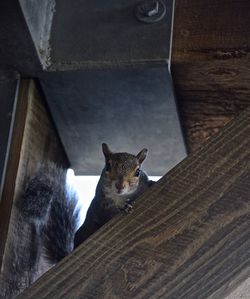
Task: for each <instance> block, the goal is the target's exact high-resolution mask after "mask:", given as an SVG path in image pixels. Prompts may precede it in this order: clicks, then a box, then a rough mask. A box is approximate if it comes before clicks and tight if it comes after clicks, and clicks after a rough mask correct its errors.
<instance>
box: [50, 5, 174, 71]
mask: <svg viewBox="0 0 250 299" xmlns="http://www.w3.org/2000/svg"><path fill="white" fill-rule="evenodd" d="M163 1H164V3H165V4H166V15H165V17H164V18H163V19H162V20H161V21H160V22H159V23H155V24H146V23H142V22H139V21H138V20H137V19H136V17H135V8H136V6H137V5H138V3H141V2H142V1H141V0H106V1H100V0H91V1H87V0H85V1H84V0H74V1H68V0H61V1H57V3H56V13H55V15H54V19H53V25H52V31H51V44H52V53H51V54H52V56H51V57H52V63H53V66H52V68H53V69H58V70H63V69H73V70H74V69H79V68H82V67H84V66H86V65H87V66H90V67H93V66H95V65H99V66H100V65H103V66H105V65H107V64H109V63H111V64H126V63H132V64H133V63H135V62H136V63H139V62H148V61H149V60H150V61H158V60H163V59H164V60H166V59H168V58H169V48H170V35H171V18H172V1H165V0H163Z"/></svg>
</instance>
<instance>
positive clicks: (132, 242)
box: [19, 110, 250, 299]
mask: <svg viewBox="0 0 250 299" xmlns="http://www.w3.org/2000/svg"><path fill="white" fill-rule="evenodd" d="M249 181H250V110H249V111H247V112H245V113H244V114H243V115H242V116H241V117H239V118H238V119H237V120H236V121H234V122H231V123H230V124H228V125H227V126H226V127H225V128H224V129H223V130H221V131H220V132H219V133H218V134H217V135H216V137H215V138H211V140H210V141H209V142H208V143H207V144H206V146H205V147H204V148H203V149H201V150H200V151H199V152H197V153H196V154H194V155H190V156H189V157H188V158H186V159H185V160H184V161H183V162H182V163H180V164H179V165H178V166H177V167H176V168H174V169H173V170H172V171H170V173H169V174H167V175H166V176H164V177H163V178H162V179H161V180H160V181H159V182H158V183H156V184H155V185H154V186H153V187H152V188H151V189H149V190H148V192H146V193H145V194H144V195H142V196H141V198H140V199H139V200H138V203H137V206H136V208H135V211H134V212H133V213H132V214H129V215H126V216H124V215H119V216H118V217H116V218H114V219H112V220H111V221H110V222H109V223H107V225H105V226H104V227H103V228H101V229H100V230H99V231H98V232H97V233H96V234H94V235H93V236H91V237H90V238H89V239H88V240H86V242H84V243H83V244H82V245H81V246H80V247H78V248H77V249H76V250H75V251H74V252H73V253H72V254H71V255H69V256H68V257H66V258H65V259H64V260H62V261H61V262H60V263H59V264H58V265H56V266H55V267H54V268H53V269H51V270H50V271H49V272H47V273H46V274H45V275H44V276H43V277H41V279H40V280H38V281H37V282H36V283H35V284H34V285H33V287H31V288H30V289H27V290H26V291H24V293H23V294H21V295H20V297H19V298H20V299H21V298H25V299H28V298H64V299H67V298H70V299H72V298H85V299H86V298H169V299H170V298H171V299H173V298H189V299H190V298H194V299H197V298H223V297H225V296H226V295H227V294H229V293H230V292H231V291H232V290H233V289H235V288H236V287H237V286H238V285H240V284H242V283H243V281H244V280H245V279H246V278H247V277H249V275H250V267H249V264H250V250H249V248H250V184H249Z"/></svg>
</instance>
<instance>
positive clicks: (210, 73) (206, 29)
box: [171, 0, 250, 152]
mask: <svg viewBox="0 0 250 299" xmlns="http://www.w3.org/2000/svg"><path fill="white" fill-rule="evenodd" d="M249 10H250V2H249V1H248V0H240V1H237V0H230V1H228V0H222V1H218V0H212V1H211V0H205V1H202V2H201V1H198V0H189V1H187V0H176V10H175V21H174V27H173V49H172V67H171V69H172V75H173V80H174V84H175V90H176V95H177V99H178V102H179V108H180V115H181V118H182V120H183V127H184V130H185V133H186V137H187V144H188V147H189V150H190V151H191V152H192V151H194V150H196V149H197V148H198V147H200V145H201V144H202V143H203V142H204V141H205V140H206V139H208V138H209V137H210V136H212V135H213V134H214V133H216V132H218V130H219V129H220V128H221V127H223V126H224V125H225V124H226V123H227V122H228V121H230V120H231V119H232V118H234V117H235V116H237V115H239V113H240V112H242V111H244V109H246V108H247V107H249V105H250V86H249V80H250V72H249V69H250V59H249V58H250V35H249V31H250V18H249Z"/></svg>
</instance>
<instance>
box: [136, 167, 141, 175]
mask: <svg viewBox="0 0 250 299" xmlns="http://www.w3.org/2000/svg"><path fill="white" fill-rule="evenodd" d="M140 173H141V170H140V169H139V168H138V169H136V172H135V176H137V177H138V176H139V175H140Z"/></svg>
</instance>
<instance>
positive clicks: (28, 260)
mask: <svg viewBox="0 0 250 299" xmlns="http://www.w3.org/2000/svg"><path fill="white" fill-rule="evenodd" d="M68 189H69V188H68V187H67V186H66V172H65V171H64V170H62V169H61V168H58V167H57V166H56V165H55V164H53V163H49V164H47V165H45V166H42V167H41V168H40V170H39V171H38V172H37V173H36V174H35V176H33V177H32V178H31V179H30V180H29V181H28V182H27V184H26V188H25V190H24V192H23V194H22V195H21V196H20V198H18V199H17V200H16V203H15V206H14V208H13V212H12V214H13V215H12V220H11V225H10V231H9V236H8V241H7V248H8V250H7V251H6V255H5V257H4V264H3V265H4V267H3V271H2V273H1V279H0V289H1V292H0V298H8V299H9V298H14V297H15V296H16V295H17V294H18V293H20V292H21V291H22V290H24V289H25V288H27V287H28V286H29V285H30V284H31V283H33V282H34V281H35V280H36V279H37V278H38V277H39V276H41V275H42V274H43V273H44V271H46V270H48V269H49V268H50V267H51V265H53V264H55V263H56V262H58V261H59V260H61V259H62V258H63V257H64V256H66V255H67V254H68V253H69V252H71V251H72V249H73V241H74V233H75V231H76V229H77V223H78V214H79V213H78V210H77V209H76V204H77V197H76V194H75V193H74V192H70V190H68ZM44 262H45V263H44ZM44 264H46V265H44Z"/></svg>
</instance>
